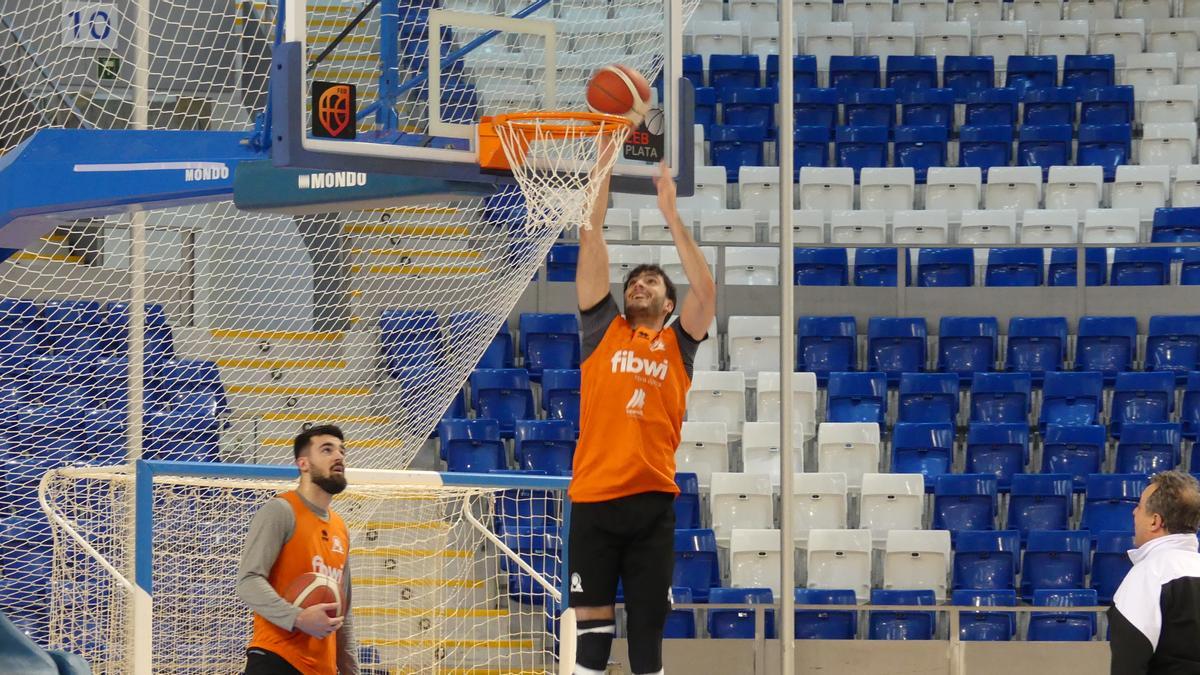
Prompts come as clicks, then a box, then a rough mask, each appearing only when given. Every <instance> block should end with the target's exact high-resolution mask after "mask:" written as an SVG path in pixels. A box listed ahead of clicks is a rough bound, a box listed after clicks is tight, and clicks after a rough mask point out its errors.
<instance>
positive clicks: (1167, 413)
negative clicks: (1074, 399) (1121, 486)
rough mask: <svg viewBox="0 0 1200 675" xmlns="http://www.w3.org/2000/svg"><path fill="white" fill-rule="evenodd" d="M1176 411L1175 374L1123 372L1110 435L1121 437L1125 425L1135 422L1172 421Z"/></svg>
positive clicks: (1111, 409)
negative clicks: (1172, 415) (1173, 413)
mask: <svg viewBox="0 0 1200 675" xmlns="http://www.w3.org/2000/svg"><path fill="white" fill-rule="evenodd" d="M1174 409H1175V375H1174V374H1173V373H1165V372H1153V373H1120V374H1118V375H1117V379H1116V383H1115V385H1114V387H1113V396H1112V404H1111V405H1110V407H1109V420H1110V421H1109V432H1110V433H1111V434H1112V435H1113V436H1117V437H1120V436H1121V428H1122V426H1123V425H1125V424H1128V423H1131V422H1167V421H1170V418H1171V413H1172V412H1174ZM1122 473H1129V472H1122Z"/></svg>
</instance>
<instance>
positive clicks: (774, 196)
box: [738, 166, 779, 223]
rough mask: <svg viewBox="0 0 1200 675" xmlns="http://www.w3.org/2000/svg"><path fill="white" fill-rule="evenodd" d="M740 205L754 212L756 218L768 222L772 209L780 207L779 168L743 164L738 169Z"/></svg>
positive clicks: (761, 221)
mask: <svg viewBox="0 0 1200 675" xmlns="http://www.w3.org/2000/svg"><path fill="white" fill-rule="evenodd" d="M738 199H739V202H740V203H739V206H741V208H743V209H750V210H752V211H753V212H754V219H755V220H757V221H758V222H760V223H765V222H767V216H768V214H770V212H771V209H778V208H779V168H778V167H774V166H743V167H742V168H741V169H739V170H738Z"/></svg>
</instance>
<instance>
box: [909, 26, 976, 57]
mask: <svg viewBox="0 0 1200 675" xmlns="http://www.w3.org/2000/svg"><path fill="white" fill-rule="evenodd" d="M917 53H918V55H920V56H936V57H937V60H938V67H939V68H940V67H941V65H942V60H943V59H944V58H945V57H947V56H970V55H971V24H969V23H967V22H966V21H945V22H941V23H930V24H925V25H924V26H922V27H921V37H920V38H918V39H917Z"/></svg>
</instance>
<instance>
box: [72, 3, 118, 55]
mask: <svg viewBox="0 0 1200 675" xmlns="http://www.w3.org/2000/svg"><path fill="white" fill-rule="evenodd" d="M118 20H119V17H118V15H117V7H116V5H110V4H102V3H95V2H64V3H63V19H62V28H63V30H62V46H64V47H76V48H83V49H116V48H117V22H118Z"/></svg>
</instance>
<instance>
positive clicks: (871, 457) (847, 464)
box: [817, 422, 879, 489]
mask: <svg viewBox="0 0 1200 675" xmlns="http://www.w3.org/2000/svg"><path fill="white" fill-rule="evenodd" d="M817 469H818V470H820V471H822V472H831V471H832V472H838V473H844V474H846V484H847V485H849V486H850V487H851V488H854V489H858V488H859V487H861V486H862V477H863V474H864V473H875V472H877V471H879V425H878V424H871V423H865V422H824V423H822V424H821V425H820V426H819V427H818V428H817Z"/></svg>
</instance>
